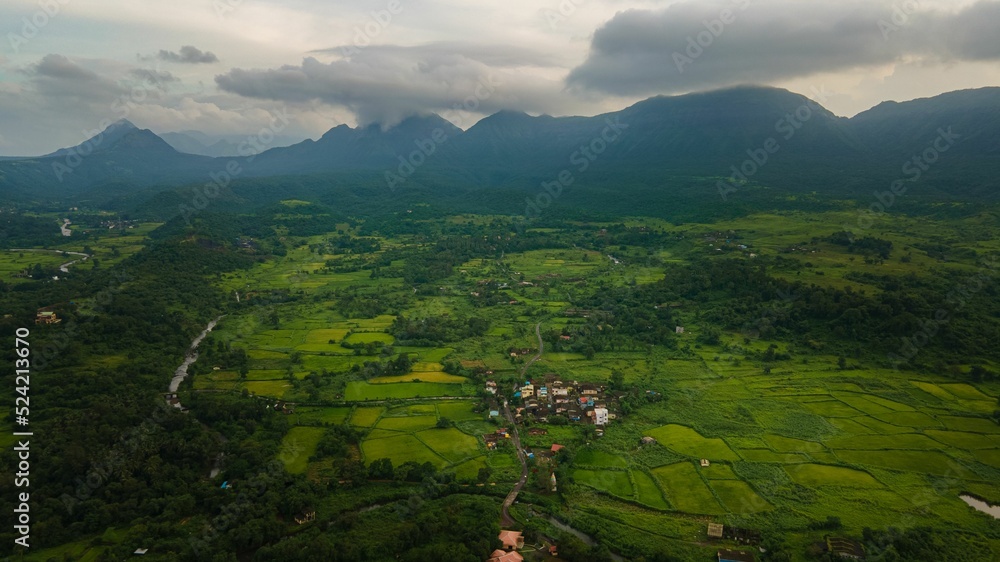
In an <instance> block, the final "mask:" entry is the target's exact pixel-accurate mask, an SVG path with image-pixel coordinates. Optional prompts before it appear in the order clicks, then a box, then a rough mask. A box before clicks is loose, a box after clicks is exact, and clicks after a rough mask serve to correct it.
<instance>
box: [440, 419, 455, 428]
mask: <svg viewBox="0 0 1000 562" xmlns="http://www.w3.org/2000/svg"><path fill="white" fill-rule="evenodd" d="M452 425H454V424H453V423H452V421H451V420H450V419H448V418H445V417H442V418H441V419H439V420H438V421H437V428H438V429H448V428H449V427H451V426H452Z"/></svg>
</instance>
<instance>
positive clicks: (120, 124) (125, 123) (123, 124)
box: [104, 117, 139, 131]
mask: <svg viewBox="0 0 1000 562" xmlns="http://www.w3.org/2000/svg"><path fill="white" fill-rule="evenodd" d="M119 128H122V129H138V128H139V127H136V126H135V124H133V123H132V122H131V121H129V120H128V119H125V118H124V117H123V118H121V119H119V120H117V121H115V122H114V123H112V124H110V125H108V128H107V129H104V130H105V131H108V130H111V129H119Z"/></svg>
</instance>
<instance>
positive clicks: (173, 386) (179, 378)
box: [170, 315, 225, 406]
mask: <svg viewBox="0 0 1000 562" xmlns="http://www.w3.org/2000/svg"><path fill="white" fill-rule="evenodd" d="M223 316H225V315H223ZM219 320H222V316H219V317H218V318H216V319H215V320H212V321H211V322H209V323H208V326H205V329H204V330H202V331H201V333H200V334H198V337H196V338H195V339H194V341H192V342H191V347H190V348H188V352H187V355H185V356H184V362H183V363H181V366H180V367H177V370H176V371H174V378H172V379H170V393H171V394H176V393H177V389H178V388H180V386H181V383H182V382H184V379H186V378H187V376H188V367H190V366H191V364H192V363H194V362H195V361H197V360H198V346H199V345H200V344H201V340H203V339H205V336H207V335H208V333H209V332H211V331H212V329H213V328H215V325H216V324H218V323H219ZM179 405H180V403H178V406H179Z"/></svg>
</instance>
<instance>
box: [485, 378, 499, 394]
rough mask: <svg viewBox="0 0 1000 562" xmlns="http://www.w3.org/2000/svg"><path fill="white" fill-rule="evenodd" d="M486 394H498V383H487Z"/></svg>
mask: <svg viewBox="0 0 1000 562" xmlns="http://www.w3.org/2000/svg"><path fill="white" fill-rule="evenodd" d="M486 392H489V393H490V394H496V393H497V383H496V382H494V381H486Z"/></svg>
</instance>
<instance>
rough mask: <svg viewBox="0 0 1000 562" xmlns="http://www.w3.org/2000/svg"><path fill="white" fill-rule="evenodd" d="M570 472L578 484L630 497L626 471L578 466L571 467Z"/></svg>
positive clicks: (630, 489)
mask: <svg viewBox="0 0 1000 562" xmlns="http://www.w3.org/2000/svg"><path fill="white" fill-rule="evenodd" d="M570 474H571V475H572V477H573V480H575V481H576V482H578V483H580V484H584V485H586V486H590V487H591V488H594V489H596V490H600V491H602V492H607V493H609V494H611V495H613V496H618V497H621V498H628V499H632V495H633V493H632V482H631V481H630V480H629V478H628V472H624V471H620V470H588V469H584V468H579V469H573V471H572V472H571V473H570Z"/></svg>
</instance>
